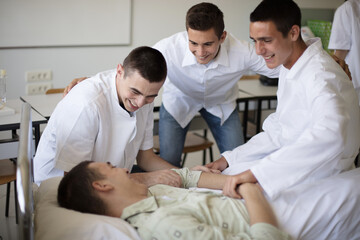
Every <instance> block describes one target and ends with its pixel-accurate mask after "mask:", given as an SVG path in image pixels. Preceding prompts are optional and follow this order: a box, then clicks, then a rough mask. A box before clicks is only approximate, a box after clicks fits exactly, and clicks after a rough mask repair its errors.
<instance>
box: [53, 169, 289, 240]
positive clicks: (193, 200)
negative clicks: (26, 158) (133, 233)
mask: <svg viewBox="0 0 360 240" xmlns="http://www.w3.org/2000/svg"><path fill="white" fill-rule="evenodd" d="M174 171H176V172H177V173H178V174H179V175H180V176H181V178H182V180H183V184H184V187H185V188H189V187H205V188H215V189H221V188H222V187H223V184H224V181H225V179H226V178H227V176H225V175H220V174H208V173H202V172H198V171H189V170H188V169H181V170H174ZM238 191H239V194H240V195H242V197H243V198H244V200H245V202H246V204H244V203H243V202H242V201H238V200H235V199H231V198H227V197H224V196H223V195H221V194H215V193H213V192H195V191H189V190H186V189H180V188H174V187H170V186H166V185H156V186H153V187H151V188H149V189H148V188H147V187H146V186H145V185H143V184H140V183H138V182H135V181H133V180H132V179H131V178H129V176H128V173H127V171H126V169H120V168H114V167H113V166H111V165H110V164H107V163H100V162H83V163H81V164H79V165H77V166H76V167H75V168H73V169H72V170H71V171H70V172H69V173H68V174H67V175H65V177H64V178H63V179H62V181H61V182H60V185H59V189H58V202H59V204H60V206H63V207H66V208H68V209H73V210H77V211H81V212H86V213H94V214H100V215H108V216H113V217H121V218H122V219H124V220H126V221H127V222H128V223H130V224H131V225H132V226H133V227H134V228H135V229H137V231H138V233H139V235H140V237H141V238H142V239H225V238H226V239H242V238H245V239H248V238H250V239H267V240H268V239H290V236H289V235H288V234H286V233H285V232H282V231H281V230H279V229H278V228H277V227H276V220H275V217H274V214H273V212H272V211H271V208H270V206H269V205H268V203H267V201H266V199H265V197H264V196H263V195H262V192H261V189H260V188H259V186H257V185H255V184H250V183H249V184H243V185H241V186H240V187H239V190H238Z"/></svg>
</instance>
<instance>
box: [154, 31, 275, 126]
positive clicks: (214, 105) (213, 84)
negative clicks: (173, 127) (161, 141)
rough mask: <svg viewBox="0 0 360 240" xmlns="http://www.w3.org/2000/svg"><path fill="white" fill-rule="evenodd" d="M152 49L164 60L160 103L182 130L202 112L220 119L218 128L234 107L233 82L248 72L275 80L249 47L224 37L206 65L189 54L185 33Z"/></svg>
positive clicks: (244, 43)
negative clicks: (215, 54) (163, 81)
mask: <svg viewBox="0 0 360 240" xmlns="http://www.w3.org/2000/svg"><path fill="white" fill-rule="evenodd" d="M154 48H156V49H158V50H159V51H161V52H162V54H163V55H164V57H165V59H166V63H167V67H168V75H167V79H166V81H165V84H164V92H163V95H162V102H163V104H164V106H165V108H166V110H167V111H168V112H169V113H170V114H171V115H172V116H173V117H174V118H175V119H176V121H177V122H178V123H179V124H180V125H181V127H185V126H186V125H187V124H188V123H189V122H190V121H191V120H192V119H193V117H194V116H195V114H196V113H197V112H198V111H199V110H200V109H202V108H205V109H206V110H207V111H208V112H210V113H211V114H213V115H214V116H217V117H219V118H220V119H221V124H223V123H224V121H225V120H226V119H227V118H228V117H229V116H230V114H231V113H232V112H233V111H234V109H235V107H236V102H235V100H236V98H238V96H239V89H238V86H237V82H238V80H239V79H240V77H241V76H242V75H244V74H246V73H247V72H248V71H249V70H251V71H253V72H256V73H259V74H263V75H267V76H269V77H278V75H279V72H278V71H279V70H278V69H275V70H270V69H268V68H267V67H266V64H265V61H264V59H263V58H262V57H259V56H258V55H257V54H256V52H255V49H254V48H253V46H252V45H250V44H249V43H248V42H245V41H239V40H237V39H236V38H234V37H233V36H232V35H231V34H228V35H227V37H226V39H225V41H224V42H223V44H221V48H220V52H219V53H218V56H217V57H216V58H215V59H213V60H212V61H210V63H209V64H206V65H204V64H199V63H197V61H196V58H195V56H194V55H193V54H192V53H191V51H190V50H189V40H188V34H187V32H180V33H177V34H175V35H173V36H171V37H169V38H166V39H163V40H161V41H160V42H158V43H156V44H155V46H154Z"/></svg>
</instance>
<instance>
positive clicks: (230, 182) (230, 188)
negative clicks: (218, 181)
mask: <svg viewBox="0 0 360 240" xmlns="http://www.w3.org/2000/svg"><path fill="white" fill-rule="evenodd" d="M256 182H257V179H256V178H255V177H254V175H253V174H252V172H251V171H250V170H247V171H245V172H242V173H240V174H238V175H234V176H230V177H229V178H227V179H226V181H225V185H224V188H223V194H224V195H225V196H228V197H232V198H242V196H241V195H240V194H239V191H238V187H239V185H240V184H243V183H256Z"/></svg>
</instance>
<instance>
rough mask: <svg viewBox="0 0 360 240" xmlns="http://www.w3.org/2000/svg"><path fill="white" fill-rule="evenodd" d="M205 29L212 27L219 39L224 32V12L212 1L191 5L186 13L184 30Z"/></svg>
mask: <svg viewBox="0 0 360 240" xmlns="http://www.w3.org/2000/svg"><path fill="white" fill-rule="evenodd" d="M189 28H191V29H194V30H197V31H207V30H209V29H211V28H214V30H215V34H216V36H217V37H218V38H219V39H220V37H221V35H222V34H223V32H224V28H225V24H224V14H223V13H222V11H221V10H220V9H219V8H218V7H217V6H216V5H214V4H212V3H206V2H203V3H199V4H196V5H194V6H192V7H191V8H190V9H189V10H188V11H187V14H186V30H188V29H189Z"/></svg>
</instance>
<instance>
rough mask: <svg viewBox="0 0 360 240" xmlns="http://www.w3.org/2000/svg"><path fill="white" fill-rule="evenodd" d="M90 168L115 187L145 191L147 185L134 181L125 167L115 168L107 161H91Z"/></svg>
mask: <svg viewBox="0 0 360 240" xmlns="http://www.w3.org/2000/svg"><path fill="white" fill-rule="evenodd" d="M89 167H90V168H94V169H96V170H97V171H98V172H99V173H100V174H101V175H103V176H105V179H106V180H107V181H108V182H110V183H111V184H112V185H113V186H114V187H115V188H120V189H122V190H127V191H144V188H145V190H146V192H147V187H146V186H145V185H144V184H142V183H139V182H137V181H134V180H133V179H131V178H130V177H129V170H128V169H126V168H117V167H114V166H113V165H111V164H110V163H109V162H107V163H105V162H92V163H90V165H89Z"/></svg>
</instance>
